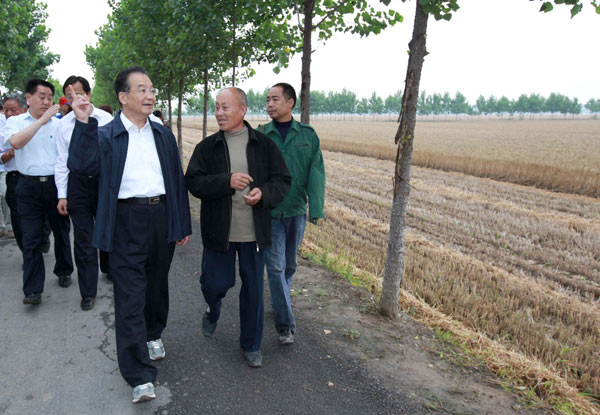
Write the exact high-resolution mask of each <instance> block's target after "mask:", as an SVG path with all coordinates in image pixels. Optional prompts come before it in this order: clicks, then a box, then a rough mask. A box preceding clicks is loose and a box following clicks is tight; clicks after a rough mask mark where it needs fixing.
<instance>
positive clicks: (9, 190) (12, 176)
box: [5, 170, 50, 252]
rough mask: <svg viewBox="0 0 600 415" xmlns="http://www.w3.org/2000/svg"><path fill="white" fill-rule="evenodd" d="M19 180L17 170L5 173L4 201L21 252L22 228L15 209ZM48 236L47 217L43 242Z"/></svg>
mask: <svg viewBox="0 0 600 415" xmlns="http://www.w3.org/2000/svg"><path fill="white" fill-rule="evenodd" d="M18 182H19V172H18V171H17V170H14V171H9V172H7V173H6V196H5V198H6V203H7V204H8V207H9V208H10V222H11V226H12V230H13V232H14V234H15V240H16V241H17V246H18V247H19V249H20V250H21V252H23V230H22V229H21V216H19V211H18V210H17V183H18ZM49 237H50V224H49V223H48V219H46V220H45V221H44V242H46V241H48V238H49ZM48 243H49V241H48Z"/></svg>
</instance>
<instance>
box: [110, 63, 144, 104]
mask: <svg viewBox="0 0 600 415" xmlns="http://www.w3.org/2000/svg"><path fill="white" fill-rule="evenodd" d="M132 73H143V74H144V75H148V73H147V72H146V70H145V69H144V68H142V67H141V66H130V67H129V68H125V69H123V70H122V71H121V72H119V73H118V74H117V78H116V79H115V93H116V94H117V100H119V92H127V91H128V90H129V88H130V87H131V85H129V79H128V78H129V75H131V74H132ZM120 103H121V101H119V104H120Z"/></svg>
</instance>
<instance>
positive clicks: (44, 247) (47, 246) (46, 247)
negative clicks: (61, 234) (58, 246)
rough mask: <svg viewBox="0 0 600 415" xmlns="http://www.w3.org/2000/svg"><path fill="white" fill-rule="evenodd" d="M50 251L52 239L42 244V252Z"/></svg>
mask: <svg viewBox="0 0 600 415" xmlns="http://www.w3.org/2000/svg"><path fill="white" fill-rule="evenodd" d="M48 251H50V239H46V240H45V241H44V243H43V244H42V252H43V253H44V254H47V253H48Z"/></svg>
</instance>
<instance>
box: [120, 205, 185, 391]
mask: <svg viewBox="0 0 600 415" xmlns="http://www.w3.org/2000/svg"><path fill="white" fill-rule="evenodd" d="M167 234H168V224H167V210H166V205H165V203H164V202H161V203H158V204H155V205H144V206H143V205H139V204H135V203H129V202H127V201H119V202H118V204H117V215H116V221H115V234H114V239H113V250H112V252H110V253H109V255H108V266H109V273H110V276H111V277H112V280H113V287H114V300H115V332H116V337H117V360H118V363H119V370H120V371H121V374H122V375H123V378H125V381H127V383H128V384H129V385H131V386H133V387H135V386H137V385H141V384H144V383H147V382H153V383H154V381H155V380H156V375H157V369H156V368H155V367H154V366H152V364H151V361H150V357H149V355H148V347H147V345H146V342H147V341H150V340H156V339H158V338H160V337H161V335H162V332H163V330H164V328H165V327H166V325H167V316H168V313H169V281H168V274H169V268H170V267H171V260H172V259H173V253H174V251H175V243H168V242H167Z"/></svg>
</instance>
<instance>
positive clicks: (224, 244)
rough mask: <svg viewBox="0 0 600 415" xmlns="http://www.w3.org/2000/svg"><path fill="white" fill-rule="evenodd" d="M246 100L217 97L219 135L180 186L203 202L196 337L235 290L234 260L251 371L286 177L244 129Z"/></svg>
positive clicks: (195, 158) (273, 150)
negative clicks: (274, 215)
mask: <svg viewBox="0 0 600 415" xmlns="http://www.w3.org/2000/svg"><path fill="white" fill-rule="evenodd" d="M247 109H248V101H247V98H246V94H245V93H244V91H242V90H241V89H239V88H227V89H225V90H223V91H221V93H219V95H218V96H217V101H216V111H215V116H216V118H217V123H218V124H219V132H218V133H216V134H213V135H211V136H210V137H207V138H206V139H205V140H203V141H202V142H200V143H199V144H198V145H197V146H196V148H195V150H194V154H193V155H192V158H191V159H190V162H189V165H188V169H187V172H186V174H185V181H186V185H187V188H188V190H189V191H190V193H192V195H194V196H196V197H197V198H199V199H201V201H202V209H201V214H200V223H201V229H202V241H203V243H204V252H203V254H202V275H201V277H200V285H201V288H202V293H203V294H204V299H205V300H206V303H207V304H208V308H207V309H206V311H205V313H204V315H203V318H202V332H203V333H204V335H205V336H207V337H210V336H212V335H213V333H214V331H215V329H216V327H217V320H218V319H219V315H220V308H221V300H222V299H223V297H225V294H226V293H227V291H228V290H229V289H230V288H231V287H233V286H234V284H235V257H236V252H237V256H238V260H239V273H240V277H241V280H242V288H241V293H240V323H241V324H240V325H241V335H240V345H241V347H242V350H243V352H244V358H245V359H246V362H247V363H248V365H249V366H250V367H260V366H261V365H262V354H261V352H260V346H261V342H262V332H263V278H264V277H263V275H264V264H265V249H266V248H268V247H269V246H270V245H271V208H273V207H274V206H276V205H277V204H278V203H279V202H281V201H282V200H283V198H284V197H285V195H286V194H287V192H288V190H289V187H290V183H291V176H290V174H289V172H288V169H287V167H286V165H285V161H284V160H283V157H282V155H281V152H280V151H279V149H278V148H277V145H275V144H274V143H273V141H271V139H269V138H268V137H267V136H266V135H264V134H262V133H260V132H258V131H255V130H254V129H252V127H250V124H248V123H247V122H245V121H244V116H245V115H246V111H247Z"/></svg>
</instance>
